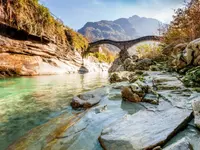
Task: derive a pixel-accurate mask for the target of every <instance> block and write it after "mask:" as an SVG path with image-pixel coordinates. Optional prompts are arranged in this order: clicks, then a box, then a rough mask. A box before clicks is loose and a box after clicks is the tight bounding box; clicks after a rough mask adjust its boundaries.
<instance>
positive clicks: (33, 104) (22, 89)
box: [0, 73, 108, 150]
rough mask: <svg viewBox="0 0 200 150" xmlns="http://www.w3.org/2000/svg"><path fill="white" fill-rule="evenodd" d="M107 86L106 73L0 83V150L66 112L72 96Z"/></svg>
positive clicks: (12, 80) (8, 79)
mask: <svg viewBox="0 0 200 150" xmlns="http://www.w3.org/2000/svg"><path fill="white" fill-rule="evenodd" d="M107 84H108V75H107V73H93V74H85V75H81V74H68V75H56V76H39V77H21V78H7V79H0V150H4V149H6V148H7V147H8V145H9V144H11V143H12V142H14V141H15V140H17V139H18V138H19V137H20V136H23V135H24V134H25V133H26V132H27V131H29V130H30V129H32V128H34V127H36V126H38V125H41V124H43V123H45V122H47V121H48V120H50V119H52V118H54V117H56V116H58V115H59V114H60V113H62V112H63V111H69V112H70V109H71V108H70V106H69V104H70V101H71V98H72V97H73V96H74V95H77V94H79V93H82V92H85V91H88V90H91V89H94V88H97V87H101V86H103V85H107Z"/></svg>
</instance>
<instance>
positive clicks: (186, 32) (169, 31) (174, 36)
mask: <svg viewBox="0 0 200 150" xmlns="http://www.w3.org/2000/svg"><path fill="white" fill-rule="evenodd" d="M173 18H174V19H173V21H172V22H171V23H170V25H169V26H168V27H164V28H162V31H163V32H164V34H163V35H164V42H165V44H173V43H174V44H177V43H185V42H190V41H192V40H194V39H197V38H199V37H200V1H198V0H194V1H192V2H191V3H187V4H185V7H184V8H179V9H178V10H176V11H175V15H174V16H173Z"/></svg>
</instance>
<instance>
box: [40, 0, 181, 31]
mask: <svg viewBox="0 0 200 150" xmlns="http://www.w3.org/2000/svg"><path fill="white" fill-rule="evenodd" d="M39 1H40V3H41V4H43V5H44V6H46V7H48V8H49V9H50V11H51V12H52V13H53V14H55V15H56V16H57V17H59V18H60V19H61V20H63V22H64V24H65V25H67V26H69V27H71V28H73V29H75V30H78V29H80V28H81V27H83V26H84V25H85V23H87V22H96V21H100V20H115V19H118V18H128V17H131V16H133V15H138V16H140V17H148V18H155V19H158V20H160V21H162V22H163V23H169V22H170V21H171V20H172V16H173V14H174V10H175V9H177V8H179V7H183V5H184V0H39Z"/></svg>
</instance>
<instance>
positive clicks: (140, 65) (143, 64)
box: [135, 58, 153, 70]
mask: <svg viewBox="0 0 200 150" xmlns="http://www.w3.org/2000/svg"><path fill="white" fill-rule="evenodd" d="M151 65H153V61H152V60H151V59H149V58H145V59H142V60H140V61H138V62H137V63H136V67H135V69H138V70H149V67H150V66H151Z"/></svg>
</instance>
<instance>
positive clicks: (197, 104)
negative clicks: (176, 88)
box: [192, 97, 200, 129]
mask: <svg viewBox="0 0 200 150" xmlns="http://www.w3.org/2000/svg"><path fill="white" fill-rule="evenodd" d="M198 98H200V97H198ZM192 107H193V111H194V123H195V125H196V126H197V127H198V128H199V129H200V100H197V101H193V102H192Z"/></svg>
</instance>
